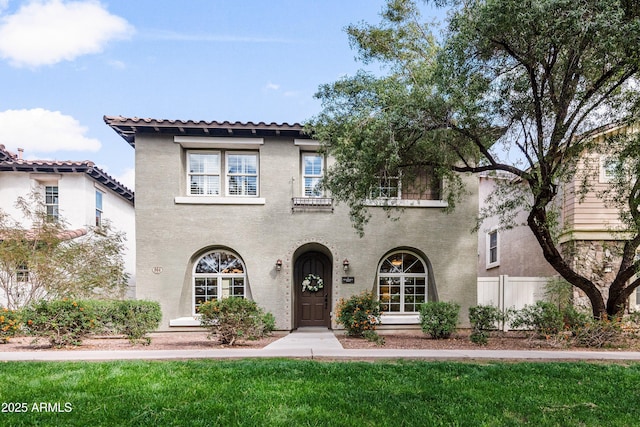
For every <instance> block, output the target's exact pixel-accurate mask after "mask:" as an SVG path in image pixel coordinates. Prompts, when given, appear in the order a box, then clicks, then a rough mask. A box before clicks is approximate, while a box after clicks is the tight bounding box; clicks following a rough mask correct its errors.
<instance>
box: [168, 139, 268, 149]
mask: <svg viewBox="0 0 640 427" xmlns="http://www.w3.org/2000/svg"><path fill="white" fill-rule="evenodd" d="M173 142H174V143H176V144H180V146H181V147H182V148H187V149H192V148H195V149H214V150H258V149H259V148H260V146H261V145H263V144H264V138H236V137H207V136H174V137H173Z"/></svg>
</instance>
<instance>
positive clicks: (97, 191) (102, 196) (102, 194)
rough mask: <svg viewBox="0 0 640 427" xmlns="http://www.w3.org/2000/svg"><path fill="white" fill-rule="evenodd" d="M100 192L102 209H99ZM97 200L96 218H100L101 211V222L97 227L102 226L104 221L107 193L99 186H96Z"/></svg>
mask: <svg viewBox="0 0 640 427" xmlns="http://www.w3.org/2000/svg"><path fill="white" fill-rule="evenodd" d="M98 193H100V201H101V204H102V206H100V209H98ZM95 198H96V200H95V202H96V219H98V215H97V213H98V212H100V223H99V224H96V227H102V223H103V221H104V199H105V193H104V191H102V190H100V189H99V188H97V187H96V188H95Z"/></svg>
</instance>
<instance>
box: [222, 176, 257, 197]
mask: <svg viewBox="0 0 640 427" xmlns="http://www.w3.org/2000/svg"><path fill="white" fill-rule="evenodd" d="M229 194H230V195H232V196H257V195H258V179H257V177H255V176H230V177H229Z"/></svg>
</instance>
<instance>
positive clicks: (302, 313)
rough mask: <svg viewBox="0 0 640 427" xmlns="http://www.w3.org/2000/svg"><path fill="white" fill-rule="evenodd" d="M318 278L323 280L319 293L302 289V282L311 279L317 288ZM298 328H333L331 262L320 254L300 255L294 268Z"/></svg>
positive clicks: (312, 284) (308, 253)
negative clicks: (331, 314)
mask: <svg viewBox="0 0 640 427" xmlns="http://www.w3.org/2000/svg"><path fill="white" fill-rule="evenodd" d="M316 277H318V278H320V279H322V282H323V283H322V285H323V287H322V288H321V289H319V290H318V291H315V292H314V291H313V290H308V289H307V290H304V291H303V289H302V282H303V281H304V280H305V279H308V280H309V279H310V281H311V283H310V285H311V286H317V283H316V282H317V280H316V279H315V278H316ZM294 278H295V285H294V286H295V298H296V328H299V327H304V326H324V327H327V328H329V327H331V316H330V312H331V261H330V260H329V258H328V257H327V256H326V255H324V254H323V253H320V252H307V253H305V254H302V255H300V257H299V258H298V259H297V260H296V263H295V266H294Z"/></svg>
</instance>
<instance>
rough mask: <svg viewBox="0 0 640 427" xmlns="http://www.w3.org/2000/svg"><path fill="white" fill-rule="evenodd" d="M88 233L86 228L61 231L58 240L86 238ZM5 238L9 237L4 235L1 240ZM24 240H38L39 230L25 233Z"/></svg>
mask: <svg viewBox="0 0 640 427" xmlns="http://www.w3.org/2000/svg"><path fill="white" fill-rule="evenodd" d="M87 232H88V231H87V229H86V228H77V229H75V230H64V231H61V232H60V233H59V234H58V236H57V237H58V239H60V240H71V239H75V238H78V237H81V236H84V235H86V234H87ZM5 238H7V236H6V235H4V236H1V235H0V240H3V239H5ZM24 238H25V239H26V240H36V239H37V238H38V232H37V230H35V229H31V230H27V231H26V232H25V233H24Z"/></svg>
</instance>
